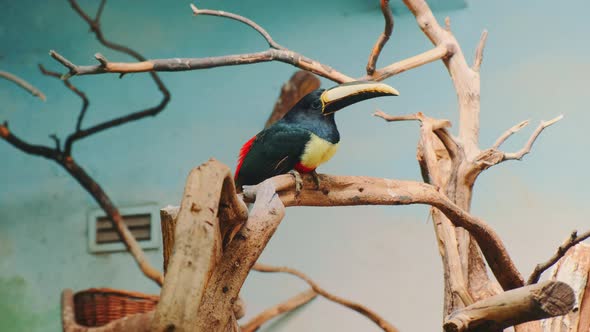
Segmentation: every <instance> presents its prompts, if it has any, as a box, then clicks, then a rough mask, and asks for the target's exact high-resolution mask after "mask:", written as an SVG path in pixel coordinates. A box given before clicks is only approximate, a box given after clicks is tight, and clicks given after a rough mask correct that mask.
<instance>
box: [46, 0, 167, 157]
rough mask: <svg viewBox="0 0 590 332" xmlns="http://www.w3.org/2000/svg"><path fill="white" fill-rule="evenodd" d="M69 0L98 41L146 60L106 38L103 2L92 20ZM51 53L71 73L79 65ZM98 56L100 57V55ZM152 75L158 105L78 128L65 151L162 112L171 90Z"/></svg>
mask: <svg viewBox="0 0 590 332" xmlns="http://www.w3.org/2000/svg"><path fill="white" fill-rule="evenodd" d="M68 1H69V2H70V5H71V6H72V8H73V9H74V10H75V11H76V12H77V13H78V15H80V17H82V18H83V19H84V21H86V23H88V25H89V26H90V28H91V31H92V32H93V33H94V35H95V36H96V39H98V41H99V42H100V43H101V44H102V45H104V46H106V47H108V48H110V49H112V50H115V51H119V52H122V53H125V54H128V55H130V56H131V57H133V58H135V59H137V60H138V61H145V58H144V57H143V56H142V55H141V54H139V53H138V52H136V51H134V50H132V49H130V48H129V47H127V46H123V45H119V44H116V43H113V42H111V41H108V40H107V39H105V37H104V35H103V32H102V30H101V29H100V22H99V21H98V19H100V15H99V14H100V12H101V11H102V10H101V9H100V8H101V7H103V6H104V4H103V3H101V5H100V7H99V13H98V14H97V19H96V20H92V19H91V18H90V16H89V15H88V14H87V13H86V12H84V11H83V10H82V8H81V7H80V5H79V4H78V2H77V1H76V0H68ZM50 54H51V56H52V57H54V58H56V59H60V60H59V61H60V62H61V63H62V64H64V65H65V66H66V67H68V68H69V69H70V75H71V74H73V73H74V72H75V70H76V68H77V66H75V65H74V64H72V63H71V62H69V61H68V60H67V59H65V58H63V57H61V56H59V55H58V54H57V53H55V52H54V51H50ZM98 58H100V56H99V57H98ZM104 61H106V59H104ZM101 66H102V65H101ZM70 75H65V76H64V77H63V78H64V79H67V78H68V77H69V76H70ZM150 76H151V78H152V80H153V81H154V83H155V84H156V86H157V87H158V90H160V92H161V93H162V99H161V100H160V103H158V104H157V105H155V106H153V107H150V108H148V109H144V110H140V111H137V112H133V113H130V114H128V115H125V116H121V117H118V118H115V119H112V120H109V121H105V122H103V123H100V124H97V125H94V126H92V127H90V128H86V129H79V130H78V129H77V130H76V132H74V133H73V134H71V135H70V136H68V138H67V139H66V146H65V151H68V152H69V151H71V149H72V145H73V144H74V142H75V141H77V140H80V139H82V138H84V137H87V136H90V135H93V134H96V133H99V132H101V131H103V130H106V129H109V128H112V127H116V126H120V125H122V124H125V123H128V122H131V121H137V120H139V119H143V118H145V117H148V116H156V115H157V114H158V113H160V112H161V111H162V110H163V109H164V108H165V107H166V105H167V104H168V102H169V101H170V92H169V91H168V89H167V88H166V86H165V85H164V83H163V82H162V80H161V79H160V77H159V76H158V74H156V73H153V72H152V73H150ZM80 115H81V116H82V118H83V114H80ZM79 120H80V121H81V119H80V117H79ZM77 128H79V127H77Z"/></svg>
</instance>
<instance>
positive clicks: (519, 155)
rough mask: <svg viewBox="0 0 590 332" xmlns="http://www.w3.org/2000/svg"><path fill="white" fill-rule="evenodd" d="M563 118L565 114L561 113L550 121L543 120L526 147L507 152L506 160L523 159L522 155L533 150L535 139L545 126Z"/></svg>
mask: <svg viewBox="0 0 590 332" xmlns="http://www.w3.org/2000/svg"><path fill="white" fill-rule="evenodd" d="M561 119H563V115H560V116H558V117H556V118H553V119H551V120H549V121H541V123H540V124H539V127H537V130H535V132H533V134H532V135H531V137H530V138H529V140H528V141H527V142H526V144H525V145H524V147H523V148H522V149H520V150H518V151H517V152H513V153H505V154H504V160H514V159H518V160H520V159H522V157H524V156H525V155H526V154H528V153H529V152H531V148H532V147H533V144H534V143H535V141H536V140H537V137H539V135H540V134H541V132H542V131H543V130H544V129H545V128H547V127H549V126H551V125H552V124H554V123H556V122H557V121H559V120H561Z"/></svg>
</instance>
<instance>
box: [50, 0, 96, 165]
mask: <svg viewBox="0 0 590 332" xmlns="http://www.w3.org/2000/svg"><path fill="white" fill-rule="evenodd" d="M103 2H104V1H103ZM39 70H40V71H41V73H42V74H43V75H46V76H51V77H55V78H57V79H61V74H60V73H58V72H54V71H50V70H47V69H45V67H43V65H42V64H39ZM63 82H64V85H65V86H66V87H67V88H68V89H70V90H71V91H72V92H73V93H75V94H76V95H77V96H78V97H80V99H82V109H81V110H80V113H79V114H78V119H77V120H76V131H77V132H78V131H80V128H81V127H82V121H83V120H84V116H85V115H86V110H87V109H88V105H90V101H89V100H88V97H86V94H85V93H84V92H82V91H80V90H78V88H76V87H75V86H74V85H73V84H72V83H70V81H69V80H68V79H64V80H63ZM70 153H71V151H67V150H66V154H68V155H69V154H70Z"/></svg>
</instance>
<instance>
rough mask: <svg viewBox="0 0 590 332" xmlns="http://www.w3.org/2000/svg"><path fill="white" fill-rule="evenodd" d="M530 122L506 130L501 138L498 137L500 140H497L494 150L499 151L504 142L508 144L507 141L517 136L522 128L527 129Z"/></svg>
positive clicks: (526, 121)
mask: <svg viewBox="0 0 590 332" xmlns="http://www.w3.org/2000/svg"><path fill="white" fill-rule="evenodd" d="M529 122H530V120H524V121H522V122H520V123H518V124H516V125H514V126H512V127H510V128H509V129H508V130H506V131H505V132H504V133H503V134H502V135H500V137H498V139H497V140H496V142H495V143H494V145H492V149H498V148H500V146H501V145H502V144H504V142H506V140H507V139H508V138H510V136H512V135H514V134H516V133H517V132H519V131H520V130H521V129H522V128H524V127H526V126H527V125H528V124H529Z"/></svg>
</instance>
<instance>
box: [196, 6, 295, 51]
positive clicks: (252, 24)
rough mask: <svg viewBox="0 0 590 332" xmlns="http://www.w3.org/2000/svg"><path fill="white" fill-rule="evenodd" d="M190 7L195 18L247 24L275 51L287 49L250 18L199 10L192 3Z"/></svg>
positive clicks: (222, 12)
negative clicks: (202, 17)
mask: <svg viewBox="0 0 590 332" xmlns="http://www.w3.org/2000/svg"><path fill="white" fill-rule="evenodd" d="M190 6H191V9H192V11H193V13H194V14H195V16H197V15H211V16H219V17H226V18H229V19H232V20H235V21H238V22H242V23H244V24H246V25H247V26H249V27H251V28H252V29H254V30H256V32H258V33H259V34H260V35H261V36H262V37H264V39H265V40H266V42H267V43H268V46H270V48H274V49H275V50H284V49H285V48H284V47H282V46H281V45H279V44H277V42H275V41H274V40H273V39H272V37H271V36H270V34H269V33H268V32H267V31H266V30H264V28H262V27H261V26H260V25H258V24H257V23H256V22H254V21H252V20H251V19H249V18H246V17H244V16H240V15H237V14H233V13H228V12H224V11H221V10H211V9H198V8H197V6H195V5H194V4H192V3H191V4H190Z"/></svg>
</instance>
